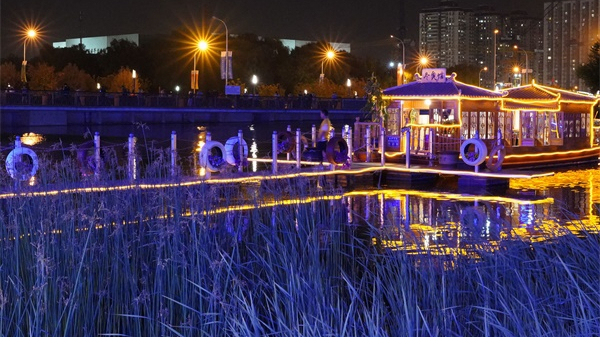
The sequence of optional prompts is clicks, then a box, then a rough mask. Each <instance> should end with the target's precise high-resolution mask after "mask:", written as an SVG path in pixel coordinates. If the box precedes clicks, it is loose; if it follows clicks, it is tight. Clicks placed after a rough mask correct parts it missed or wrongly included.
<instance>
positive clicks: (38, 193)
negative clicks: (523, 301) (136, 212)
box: [0, 148, 600, 199]
mask: <svg viewBox="0 0 600 338" xmlns="http://www.w3.org/2000/svg"><path fill="white" fill-rule="evenodd" d="M599 149H600V148H599ZM248 160H249V161H251V160H253V159H248ZM382 170H387V171H394V172H403V173H423V174H445V175H458V176H471V177H487V178H535V177H544V176H551V175H554V172H545V173H537V174H517V173H514V172H513V173H505V172H502V171H500V172H494V173H492V172H479V173H476V172H474V171H464V170H445V169H437V168H414V167H413V168H406V167H402V166H399V165H389V164H386V165H384V166H381V165H379V164H374V165H373V166H372V167H367V168H363V169H339V170H329V171H311V172H296V173H288V174H261V175H253V176H241V177H235V178H210V179H194V180H191V181H186V182H178V183H163V184H126V185H121V186H110V187H87V188H71V189H61V190H48V191H36V192H26V193H4V194H0V199H6V198H14V197H16V196H24V195H26V196H30V197H37V196H55V195H60V194H74V193H98V192H106V191H123V190H133V189H141V190H145V189H158V188H169V187H176V186H194V185H200V184H226V183H250V182H260V181H270V180H279V179H289V178H297V177H316V176H331V175H353V174H364V173H369V172H376V171H382Z"/></svg>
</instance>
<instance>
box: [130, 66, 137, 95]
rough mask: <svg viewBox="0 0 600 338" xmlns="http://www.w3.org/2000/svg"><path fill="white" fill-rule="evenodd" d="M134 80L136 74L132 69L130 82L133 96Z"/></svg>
mask: <svg viewBox="0 0 600 338" xmlns="http://www.w3.org/2000/svg"><path fill="white" fill-rule="evenodd" d="M135 79H137V73H136V71H135V69H134V70H132V71H131V81H132V88H131V94H135Z"/></svg>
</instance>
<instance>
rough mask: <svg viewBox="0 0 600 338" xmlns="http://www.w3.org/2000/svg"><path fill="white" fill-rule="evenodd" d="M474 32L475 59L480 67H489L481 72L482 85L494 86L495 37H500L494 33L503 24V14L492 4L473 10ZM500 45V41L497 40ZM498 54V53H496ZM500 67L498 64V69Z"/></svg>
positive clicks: (486, 86)
mask: <svg viewBox="0 0 600 338" xmlns="http://www.w3.org/2000/svg"><path fill="white" fill-rule="evenodd" d="M473 17H474V34H473V37H474V39H475V41H474V42H473V47H474V48H473V54H474V59H475V62H476V63H477V65H478V66H479V68H480V69H484V67H487V71H482V72H481V86H482V87H485V88H493V85H494V71H493V68H494V39H497V38H498V37H497V36H496V34H495V33H494V31H495V30H496V29H498V30H500V29H499V28H500V27H501V25H502V15H500V13H498V12H496V11H495V10H494V8H493V7H491V6H478V7H477V8H475V11H474V12H473ZM496 47H498V41H496ZM496 56H497V55H496ZM497 69H498V67H497V65H496V71H497Z"/></svg>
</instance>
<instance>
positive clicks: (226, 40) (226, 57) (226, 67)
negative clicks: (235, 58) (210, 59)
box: [212, 16, 229, 95]
mask: <svg viewBox="0 0 600 338" xmlns="http://www.w3.org/2000/svg"><path fill="white" fill-rule="evenodd" d="M212 18H213V19H215V20H217V21H220V22H221V23H222V24H223V26H225V95H227V80H228V78H229V30H228V29H227V24H226V23H225V21H223V20H221V19H219V18H217V17H216V16H213V17H212Z"/></svg>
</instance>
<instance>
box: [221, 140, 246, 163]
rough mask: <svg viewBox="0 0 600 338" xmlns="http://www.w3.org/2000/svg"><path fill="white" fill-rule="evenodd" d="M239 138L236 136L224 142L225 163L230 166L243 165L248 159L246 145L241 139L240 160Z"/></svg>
mask: <svg viewBox="0 0 600 338" xmlns="http://www.w3.org/2000/svg"><path fill="white" fill-rule="evenodd" d="M239 141H240V138H239V137H237V136H232V137H230V138H229V139H228V140H227V142H225V161H227V163H229V164H231V165H239V164H242V165H243V164H244V163H245V162H246V159H247V158H248V144H247V143H246V140H244V139H242V148H243V150H242V152H243V154H242V156H241V158H240V145H239Z"/></svg>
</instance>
